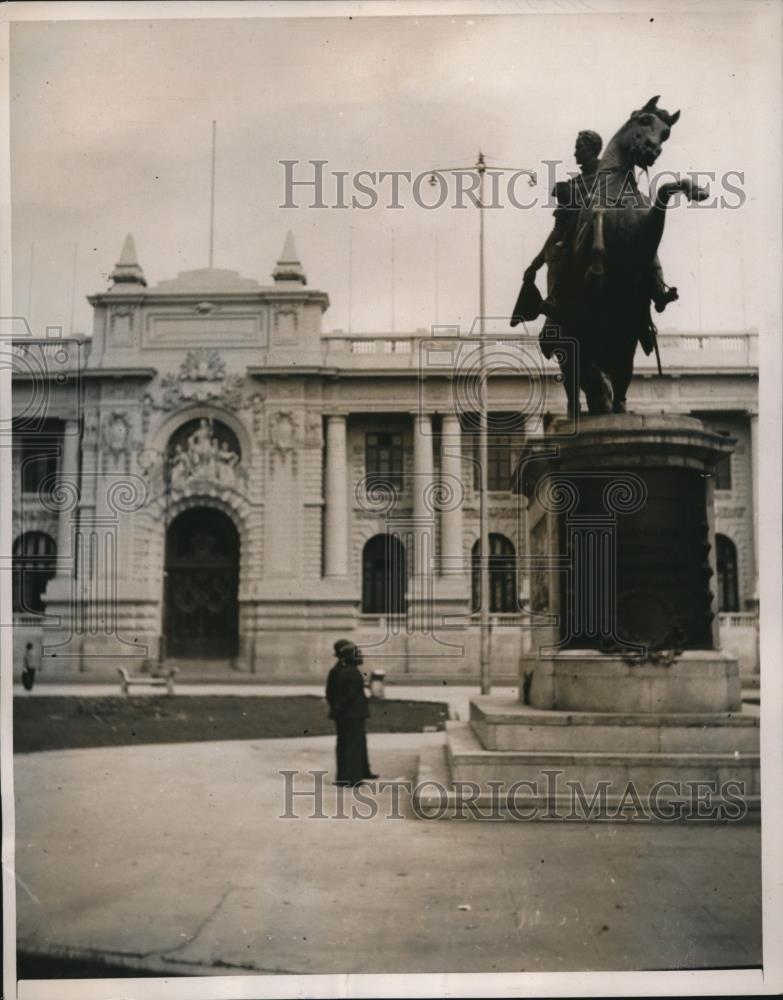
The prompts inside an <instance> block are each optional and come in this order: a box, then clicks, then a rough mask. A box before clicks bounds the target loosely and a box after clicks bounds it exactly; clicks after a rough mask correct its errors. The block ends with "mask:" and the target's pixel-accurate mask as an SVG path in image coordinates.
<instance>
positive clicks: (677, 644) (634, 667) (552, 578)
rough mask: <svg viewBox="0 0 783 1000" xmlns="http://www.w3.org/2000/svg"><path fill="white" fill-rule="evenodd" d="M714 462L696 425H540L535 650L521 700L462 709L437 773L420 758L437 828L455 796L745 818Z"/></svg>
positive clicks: (752, 733)
mask: <svg viewBox="0 0 783 1000" xmlns="http://www.w3.org/2000/svg"><path fill="white" fill-rule="evenodd" d="M730 448H731V443H730V442H727V441H726V440H725V438H722V437H721V436H719V435H717V434H713V433H711V432H709V431H707V430H706V429H705V427H704V426H703V424H702V423H701V421H699V420H696V419H694V418H691V417H680V416H677V417H666V416H660V417H646V416H645V417H642V416H633V415H622V416H606V417H586V418H583V419H581V420H580V421H579V423H578V426H576V425H575V424H574V422H572V421H570V420H567V419H564V418H559V419H555V420H553V421H551V422H550V423H549V425H548V427H547V428H546V432H545V434H544V435H543V437H542V438H540V439H538V440H537V441H536V443H535V445H532V444H531V447H530V449H529V451H528V454H527V455H526V456H525V462H524V467H523V490H524V492H525V494H526V496H527V497H528V501H529V503H528V509H527V526H528V545H527V559H528V569H529V578H530V598H531V614H532V616H533V617H532V624H533V625H534V635H533V642H532V643H531V644H530V647H529V649H530V652H527V653H525V654H524V655H523V656H522V657H521V659H520V678H519V680H520V683H519V698H518V699H511V698H503V697H493V696H490V697H481V698H476V699H474V700H473V701H472V702H471V717H470V720H466V721H461V722H458V723H450V724H449V730H448V736H447V746H446V754H445V757H443V758H441V757H439V756H438V754H437V753H434V754H433V753H428V754H427V755H425V756H423V758H422V762H421V766H420V772H419V777H420V779H428V780H429V781H430V782H435V783H437V782H440V783H442V784H445V785H446V787H447V788H448V789H449V792H448V806H447V808H446V809H445V811H444V813H443V814H444V815H449V814H453V813H456V814H457V815H460V814H461V813H464V809H462V808H461V801H462V803H463V804H464V798H465V795H466V789H467V794H468V795H472V794H473V793H475V794H476V795H477V797H478V798H477V801H478V803H480V804H483V805H484V806H485V807H487V808H490V809H497V810H498V812H499V813H501V814H502V813H503V812H504V809H505V810H506V811H511V812H513V813H514V818H522V817H521V815H520V812H519V810H518V809H517V806H518V805H519V804H520V802H521V803H522V804H523V805H524V807H525V809H526V810H527V812H526V813H525V816H524V818H528V819H532V818H546V819H552V818H556V817H557V816H560V817H561V818H568V819H589V818H602V819H606V818H611V817H612V815H614V814H613V812H612V810H613V809H615V810H619V812H617V813H616V818H618V819H623V818H626V819H627V818H640V819H648V820H649V819H656V818H659V819H671V818H674V813H673V812H672V810H674V811H675V812H676V813H677V815H680V816H683V817H691V818H698V819H710V818H711V819H736V818H738V817H739V816H740V815H745V814H746V812H747V811H748V810H749V811H750V812H751V814H755V815H758V813H757V809H758V793H759V745H758V718H756V717H752V716H748V715H743V714H742V711H741V709H742V702H741V693H740V682H739V669H738V664H737V660H736V658H735V657H734V656H732V655H731V654H730V653H728V652H726V651H724V650H721V648H720V636H719V633H718V607H717V592H716V586H715V583H716V579H715V572H716V567H715V534H714V521H713V478H712V477H713V474H714V469H715V464H716V462H717V461H718V459H719V458H720V456H721V455H722V454H725V453H726V451H728V450H730ZM509 794H511V795H512V798H513V802H512V804H511V805H509V798H508V797H509ZM705 795H706V796H707V798H708V799H709V804H708V805H705V803H704V801H702V802H701V804H699V800H700V799H704V796H705ZM439 797H440V799H441V800H442V798H443V796H442V794H441V793H439V792H438V793H436V792H435V791H434V790H433V787H430V788H429V789H426V788H425V790H424V791H423V792H419V804H420V805H421V806H423V807H427V806H429V807H437V805H438V803H437V802H436V799H438V798H439ZM586 801H589V802H593V801H597V802H598V803H599V807H598V809H597V811H596V810H595V809H593V808H592V807H590V808H585V807H584V803H585V802H586ZM553 803H554V805H553ZM629 803H630V804H631V806H632V811H633V813H634V815H632V816H629V815H628V811H627V809H626V807H627V806H628V805H629ZM441 804H442V801H441ZM664 804H666V805H665V808H663V805H664ZM512 806H513V808H512ZM623 809H626V811H625V812H623ZM553 810H554V811H553ZM699 810H700V811H699Z"/></svg>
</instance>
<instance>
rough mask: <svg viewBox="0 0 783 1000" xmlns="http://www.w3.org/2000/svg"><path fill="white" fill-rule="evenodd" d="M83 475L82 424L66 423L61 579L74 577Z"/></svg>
mask: <svg viewBox="0 0 783 1000" xmlns="http://www.w3.org/2000/svg"><path fill="white" fill-rule="evenodd" d="M78 475H79V421H78V420H66V421H65V426H64V434H63V442H62V458H61V461H60V468H59V469H58V476H57V478H58V482H59V483H64V484H65V486H64V489H63V494H64V497H65V503H64V504H63V509H62V510H60V512H59V515H58V518H57V576H58V577H71V576H73V556H74V552H73V531H72V527H73V526H74V525H75V521H76V510H77V506H78V504H77V501H76V497H77V490H78Z"/></svg>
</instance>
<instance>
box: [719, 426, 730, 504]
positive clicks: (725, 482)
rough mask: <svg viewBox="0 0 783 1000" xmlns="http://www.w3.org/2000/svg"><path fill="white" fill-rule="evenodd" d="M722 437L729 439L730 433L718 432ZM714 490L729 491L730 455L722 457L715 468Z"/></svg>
mask: <svg viewBox="0 0 783 1000" xmlns="http://www.w3.org/2000/svg"><path fill="white" fill-rule="evenodd" d="M718 434H721V435H722V436H723V437H731V431H718ZM715 489H716V490H730V489H731V455H724V456H723V458H722V459H721V460H720V461H719V462H718V464H717V465H716V466H715Z"/></svg>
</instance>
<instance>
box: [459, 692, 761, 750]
mask: <svg viewBox="0 0 783 1000" xmlns="http://www.w3.org/2000/svg"><path fill="white" fill-rule="evenodd" d="M470 721H471V726H472V728H473V731H474V732H475V734H476V736H477V737H478V739H479V741H480V743H481V745H482V746H483V747H484V749H485V750H532V751H545V750H558V751H583V750H584V751H596V752H602V751H604V752H623V753H629V752H642V753H707V752H713V753H732V754H733V753H734V752H735V751H739V752H740V753H758V749H759V729H758V725H759V720H758V717H754V716H750V715H748V714H743V713H741V712H709V713H687V714H656V713H621V712H558V711H554V710H550V709H537V708H530V707H529V706H527V705H522V704H521V703H520V702H518V701H514V700H512V699H511V698H509V697H508V696H507V695H506V696H505V697H504V696H502V695H501V696H493V695H489V696H482V697H476V698H472V699H471V702H470Z"/></svg>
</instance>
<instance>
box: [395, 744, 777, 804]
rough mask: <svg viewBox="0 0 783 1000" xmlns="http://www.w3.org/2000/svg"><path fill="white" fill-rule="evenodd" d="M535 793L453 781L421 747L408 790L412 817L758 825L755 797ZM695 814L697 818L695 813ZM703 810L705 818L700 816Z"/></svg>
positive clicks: (433, 752) (443, 755) (437, 752)
mask: <svg viewBox="0 0 783 1000" xmlns="http://www.w3.org/2000/svg"><path fill="white" fill-rule="evenodd" d="M538 791H539V794H532V793H531V792H530V790H529V789H526V788H521V789H516V790H515V789H513V787H511V786H509V785H500V786H498V785H495V786H494V787H488V786H486V785H484V786H482V785H481V784H480V783H477V782H471V781H455V780H454V779H453V778H452V775H451V771H450V769H449V759H448V751H447V748H446V747H444V746H432V747H426V748H425V749H424V750H423V751H422V753H421V755H420V757H419V764H418V769H417V774H416V783H415V785H414V789H413V796H412V809H413V814H414V815H415V816H416V817H417V818H418V819H424V820H435V819H437V820H440V819H451V820H471V821H474V822H475V821H481V820H484V821H486V822H498V821H506V822H512V821H513V822H525V821H527V822H531V821H534V822H539V821H540V822H622V823H629V822H636V823H639V822H641V823H652V822H680V823H682V822H689V821H690V822H700V823H704V822H708V821H713V822H729V821H730V822H742V823H748V822H749V823H758V822H760V818H761V800H760V797H759V795H757V794H754V795H745V796H744V797H733V796H732V797H731V798H729V797H727V796H722V795H717V794H716V795H713V796H711V797H710V799H709V802H706V803H705V802H702V804H701V805H699V803H698V802H696V801H694V800H693V799H691V798H689V797H688V796H687V795H685V796H682V795H674V794H672V792H673V791H674V790H673V789H662V790H661V794H659V795H657V796H656V797H655V798H650V797H645V796H644V795H641V796H640V797H638V798H637V799H634V798H633V797H632V796H630V795H629V794H627V788H626V787H624V788H623V789H622V791H619V792H618V791H612V790H609V791H607V793H606V794H599V795H596V796H595V797H594V796H593V795H587V796H586V798H585V799H580V798H579V796H577V795H575V794H573V793H572V792H571V791H570V790H568V789H567V788H566V789H565V790H564V789H562V788H560V790H559V791H557V790H556V792H555V794H548V792H549V790H548V789H547V788H546V786H542V788H540V789H539V790H538ZM698 811H701V813H702V815H701V816H699V815H696V813H697V812H698ZM705 812H708V813H709V815H704V813H705Z"/></svg>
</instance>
